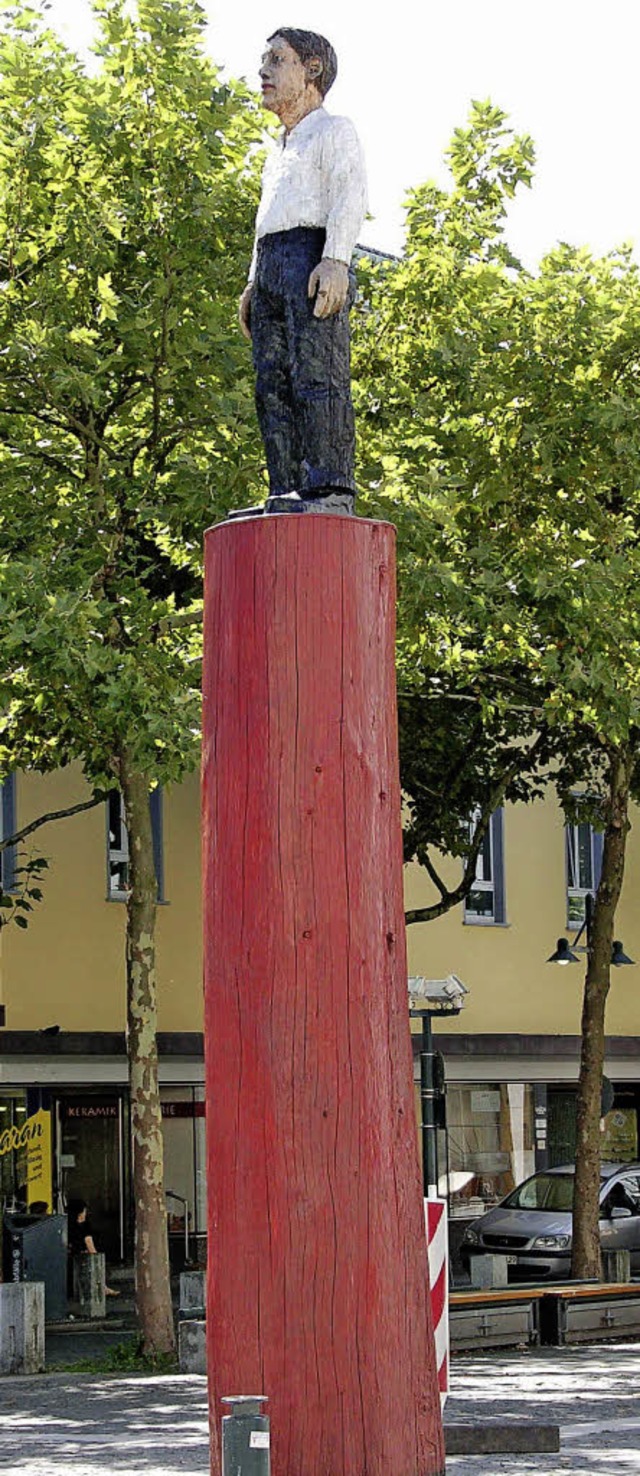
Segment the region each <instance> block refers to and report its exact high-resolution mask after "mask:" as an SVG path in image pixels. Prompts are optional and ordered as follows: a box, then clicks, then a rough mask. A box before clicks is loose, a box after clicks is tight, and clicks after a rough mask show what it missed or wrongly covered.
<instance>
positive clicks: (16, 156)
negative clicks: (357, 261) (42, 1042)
mask: <svg viewBox="0 0 640 1476" xmlns="http://www.w3.org/2000/svg"><path fill="white" fill-rule="evenodd" d="M95 10H96V13H97V16H98V20H99V38H98V44H97V58H98V60H97V67H96V69H95V70H92V71H91V72H87V71H86V70H85V69H84V68H83V66H82V65H81V63H80V62H79V61H78V59H77V58H76V57H75V56H74V55H73V54H71V53H70V52H69V51H68V50H67V49H65V47H64V46H63V45H62V43H61V42H60V41H59V40H58V39H57V38H56V37H55V36H54V35H53V34H52V33H51V32H50V31H48V30H47V29H46V25H45V24H44V22H43V16H42V13H41V12H40V10H37V9H33V8H30V7H29V6H26V5H16V6H11V7H9V8H8V9H5V10H4V12H3V16H2V23H1V26H0V287H1V291H0V488H1V491H0V712H1V713H2V716H1V717H0V772H2V771H5V772H6V771H7V770H8V769H15V768H18V767H21V768H25V767H29V766H33V767H36V768H38V769H40V770H47V769H49V768H53V767H56V766H59V765H61V764H66V763H68V762H70V761H72V760H77V761H78V762H79V763H80V764H81V766H82V768H83V770H84V774H85V776H86V779H87V781H88V783H89V786H90V788H91V790H92V795H93V798H94V799H97V798H98V797H99V795H100V794H101V792H103V791H108V790H109V789H111V788H114V787H120V788H121V790H122V794H123V800H124V805H125V813H126V819H127V825H128V830H129V845H130V855H131V888H130V895H129V900H128V904H127V948H126V975H127V1039H128V1051H129V1075H130V1087H131V1104H132V1139H133V1177H134V1196H135V1204H136V1281H137V1290H138V1303H139V1311H140V1314H141V1322H142V1331H143V1337H144V1341H145V1346H146V1349H147V1351H167V1350H169V1349H170V1348H171V1347H172V1344H173V1338H174V1331H173V1319H172V1313H171V1299H170V1292H169V1278H168V1260H167V1246H166V1213H165V1202H164V1190H163V1175H162V1132H161V1117H160V1107H159V1098H158V1082H157V1051H156V1043H155V1030H156V994H155V945H154V937H155V900H156V899H155V881H154V871H153V858H152V840H151V830H150V825H149V815H148V808H149V807H148V795H149V790H150V788H152V787H153V786H155V785H156V784H166V783H168V782H171V781H173V780H178V779H180V778H181V777H182V775H183V774H184V773H185V772H186V771H187V770H188V769H190V768H192V767H193V766H194V765H195V764H196V763H197V761H198V757H199V727H200V696H199V658H200V651H201V605H202V601H201V572H202V571H201V543H202V530H203V528H204V527H205V526H206V524H207V522H212V521H215V520H216V519H217V518H219V517H221V516H223V515H224V513H225V512H226V510H227V508H228V507H229V505H230V504H231V503H233V502H236V501H237V500H238V499H239V498H240V497H241V496H242V495H243V488H244V487H245V485H246V484H247V483H249V482H251V481H252V480H253V479H255V478H256V477H260V476H261V451H260V450H259V446H258V442H257V435H256V433H255V430H254V417H253V391H252V385H251V382H250V377H249V365H248V359H247V354H246V351H245V350H244V349H243V347H242V344H241V340H240V339H239V336H238V334H237V333H236V331H235V303H236V299H237V296H238V293H239V291H240V288H241V286H242V284H243V282H244V280H245V276H246V265H247V261H248V259H249V256H250V250H251V234H252V218H253V214H254V211H255V197H256V188H257V186H256V169H255V165H256V144H257V140H258V137H259V122H258V114H257V111H256V105H255V103H254V101H253V100H252V98H251V97H250V96H249V95H248V94H247V92H246V90H245V89H244V88H242V87H241V86H239V85H236V84H234V85H229V84H225V83H223V82H222V81H221V80H220V77H219V75H218V72H217V70H216V68H215V67H214V66H213V64H212V63H211V62H210V61H209V60H208V59H207V58H206V56H205V54H204V52H203V50H202V33H203V25H204V16H203V12H202V11H201V9H200V8H199V6H198V5H197V4H196V3H195V0H139V4H138V6H137V9H135V10H134V9H133V8H132V7H131V6H130V5H129V4H127V3H125V0H96V4H95ZM30 875H31V874H30V873H29V874H28V876H27V882H29V877H30ZM34 895H35V894H34V892H33V890H31V893H29V892H28V891H25V892H24V893H23V895H22V900H17V901H15V900H14V903H13V912H14V914H15V915H16V920H20V918H21V919H22V921H24V914H25V911H26V910H27V906H26V905H25V904H27V905H30V900H32V899H33V898H34ZM16 909H17V911H16Z"/></svg>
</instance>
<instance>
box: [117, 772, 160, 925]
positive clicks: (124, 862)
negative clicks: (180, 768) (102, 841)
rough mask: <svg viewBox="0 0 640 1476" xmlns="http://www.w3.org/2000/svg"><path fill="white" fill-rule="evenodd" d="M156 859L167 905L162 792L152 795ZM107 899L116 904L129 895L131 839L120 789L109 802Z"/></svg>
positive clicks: (154, 792) (158, 879)
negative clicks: (128, 833)
mask: <svg viewBox="0 0 640 1476" xmlns="http://www.w3.org/2000/svg"><path fill="white" fill-rule="evenodd" d="M149 810H150V812H151V831H152V836H153V860H154V864H155V869H156V881H157V884H158V902H164V901H165V900H166V899H165V895H164V841H163V820H162V790H161V789H160V788H156V789H152V790H151V793H150V795H149ZM107 888H108V891H107V896H108V898H109V900H110V901H112V902H124V901H126V898H127V896H128V894H129V837H128V835H127V826H126V822H125V816H124V802H123V799H122V795H121V793H120V790H119V789H112V791H111V793H110V795H109V798H108V800H107Z"/></svg>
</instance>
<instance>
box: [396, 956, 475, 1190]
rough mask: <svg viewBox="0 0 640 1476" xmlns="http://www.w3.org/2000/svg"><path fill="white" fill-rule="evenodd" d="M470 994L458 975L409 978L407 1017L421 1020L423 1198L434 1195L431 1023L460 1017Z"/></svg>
mask: <svg viewBox="0 0 640 1476" xmlns="http://www.w3.org/2000/svg"><path fill="white" fill-rule="evenodd" d="M468 993H469V990H468V989H467V987H466V984H463V983H462V980H461V979H459V978H458V976H457V974H449V975H448V976H447V978H446V979H424V978H423V977H422V976H421V975H412V976H411V977H410V979H409V1014H410V1015H411V1016H412V1018H414V1019H416V1018H418V1019H421V1020H422V1041H421V1050H420V1102H421V1107H422V1112H421V1118H422V1120H421V1123H420V1127H421V1131H422V1180H423V1190H424V1195H425V1198H428V1197H429V1196H430V1195H433V1194H435V1193H436V1192H437V1184H438V1154H437V1143H436V1118H435V1097H436V1083H435V1073H434V1057H435V1052H434V1049H433V1034H432V1030H431V1021H432V1019H433V1017H434V1015H435V1016H437V1017H438V1018H440V1017H441V1016H443V1015H459V1014H460V1011H461V1009H462V1007H463V1005H464V1001H465V997H466V995H467V994H468Z"/></svg>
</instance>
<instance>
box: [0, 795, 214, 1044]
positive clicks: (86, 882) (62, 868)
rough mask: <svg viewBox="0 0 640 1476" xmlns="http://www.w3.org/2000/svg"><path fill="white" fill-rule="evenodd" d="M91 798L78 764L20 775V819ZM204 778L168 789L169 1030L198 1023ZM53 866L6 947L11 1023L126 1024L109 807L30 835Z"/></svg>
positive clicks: (164, 928)
mask: <svg viewBox="0 0 640 1476" xmlns="http://www.w3.org/2000/svg"><path fill="white" fill-rule="evenodd" d="M86 797H87V789H86V786H85V784H84V782H83V779H82V775H81V773H80V772H79V770H78V769H77V768H75V767H70V768H68V769H63V770H60V771H59V772H57V773H55V774H53V775H48V776H46V777H40V776H38V775H34V774H27V775H19V776H18V781H17V819H18V825H19V826H20V827H22V826H23V825H25V824H27V823H28V822H29V821H30V820H32V819H34V818H36V816H38V815H40V814H42V813H44V812H47V811H50V810H57V809H63V808H66V807H67V806H69V805H73V804H77V803H79V802H80V801H82V800H83V799H85V798H86ZM198 807H199V785H198V777H197V775H191V776H190V777H189V778H188V779H187V780H186V781H185V782H184V783H183V784H182V785H180V786H179V787H177V788H175V789H173V790H168V791H166V792H165V793H164V796H163V832H164V858H165V895H166V898H167V901H166V904H164V905H162V906H160V907H159V908H158V1008H159V1028H160V1029H161V1030H163V1031H185V1030H186V1031H195V1030H201V1029H202V950H201V923H200V915H201V914H200V881H199V870H200V848H199V817H198ZM25 850H26V851H27V852H28V853H31V854H33V855H44V856H46V857H47V859H48V860H49V863H50V865H49V870H48V872H46V873H45V879H44V882H43V884H42V889H43V892H44V901H43V902H42V903H40V904H37V905H36V906H35V907H34V911H33V913H32V914H31V916H30V919H29V926H28V928H27V929H26V930H21V929H18V928H16V927H15V925H12V926H10V927H8V928H6V929H5V930H4V931H3V934H2V938H1V940H0V945H1V949H2V953H1V968H2V994H1V999H2V1002H4V1005H5V1007H6V1025H7V1027H8V1028H9V1029H11V1030H40V1029H42V1028H43V1027H47V1026H50V1025H59V1026H60V1028H61V1029H62V1030H65V1031H105V1030H106V1031H114V1030H115V1031H121V1030H123V1029H124V1025H125V986H124V948H125V906H124V904H123V903H122V902H116V901H108V900H107V854H106V815H105V806H104V805H102V804H101V805H98V806H97V807H96V808H95V809H93V810H88V811H85V812H84V813H82V814H80V815H74V816H72V817H70V818H69V819H65V820H58V821H55V822H53V823H51V824H49V825H47V826H45V827H43V828H42V829H41V830H39V831H37V832H35V834H34V835H33V836H31V837H30V838H29V840H28V841H27V842H25Z"/></svg>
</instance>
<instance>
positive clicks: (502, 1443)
mask: <svg viewBox="0 0 640 1476" xmlns="http://www.w3.org/2000/svg"><path fill="white" fill-rule="evenodd" d="M444 1439H445V1446H446V1451H447V1455H448V1456H453V1455H462V1456H464V1455H469V1456H471V1455H524V1454H527V1455H533V1454H538V1453H543V1452H545V1451H557V1450H559V1449H560V1426H559V1425H533V1424H532V1425H516V1424H513V1425H447V1424H445V1427H444Z"/></svg>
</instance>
